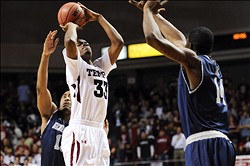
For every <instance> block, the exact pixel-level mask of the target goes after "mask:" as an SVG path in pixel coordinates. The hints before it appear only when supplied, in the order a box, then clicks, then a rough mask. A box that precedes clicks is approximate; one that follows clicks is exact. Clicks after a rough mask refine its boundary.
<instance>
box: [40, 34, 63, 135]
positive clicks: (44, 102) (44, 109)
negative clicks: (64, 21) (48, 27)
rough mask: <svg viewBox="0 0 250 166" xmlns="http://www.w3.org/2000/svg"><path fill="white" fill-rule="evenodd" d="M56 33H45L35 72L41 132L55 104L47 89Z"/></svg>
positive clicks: (54, 108) (56, 41)
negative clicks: (50, 59)
mask: <svg viewBox="0 0 250 166" xmlns="http://www.w3.org/2000/svg"><path fill="white" fill-rule="evenodd" d="M56 34H57V31H56V30H55V31H50V32H49V34H48V35H47V37H46V39H45V42H44V47H43V53H42V56H41V61H40V64H39V68H38V72H37V83H36V92H37V107H38V110H39V112H40V115H41V118H42V126H41V133H42V132H43V130H44V128H45V126H46V124H47V122H48V120H49V118H50V116H51V115H52V113H53V112H54V111H55V110H56V105H55V104H54V103H53V102H52V97H51V94H50V91H49V90H48V89H47V85H48V66H49V58H50V56H51V54H52V53H53V52H54V51H55V49H56V46H57V44H58V42H59V39H58V38H57V39H56V40H54V38H55V35H56Z"/></svg>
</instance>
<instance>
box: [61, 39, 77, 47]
mask: <svg viewBox="0 0 250 166" xmlns="http://www.w3.org/2000/svg"><path fill="white" fill-rule="evenodd" d="M76 44H77V42H76V41H75V40H73V39H72V38H65V39H64V47H65V48H69V47H72V46H75V45H76Z"/></svg>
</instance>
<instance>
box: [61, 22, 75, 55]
mask: <svg viewBox="0 0 250 166" xmlns="http://www.w3.org/2000/svg"><path fill="white" fill-rule="evenodd" d="M78 28H79V26H78V25H77V24H74V23H72V22H69V23H67V24H66V25H65V27H63V30H65V31H66V32H65V35H64V46H65V48H66V51H67V56H68V57H69V58H71V59H77V37H78V36H77V29H78Z"/></svg>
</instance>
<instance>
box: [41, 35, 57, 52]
mask: <svg viewBox="0 0 250 166" xmlns="http://www.w3.org/2000/svg"><path fill="white" fill-rule="evenodd" d="M56 34H57V30H54V31H49V34H48V35H47V37H46V39H45V42H44V44H43V54H44V55H51V54H52V53H53V52H54V51H55V50H56V46H57V44H58V42H59V38H56V39H55V36H56Z"/></svg>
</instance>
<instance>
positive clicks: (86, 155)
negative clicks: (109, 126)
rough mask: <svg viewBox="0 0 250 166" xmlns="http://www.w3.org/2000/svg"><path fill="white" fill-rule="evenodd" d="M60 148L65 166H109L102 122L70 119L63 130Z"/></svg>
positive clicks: (105, 135)
mask: <svg viewBox="0 0 250 166" xmlns="http://www.w3.org/2000/svg"><path fill="white" fill-rule="evenodd" d="M61 149H62V152H63V157H64V161H65V164H66V166H72V165H75V166H80V165H84V166H86V165H92V166H94V165H96V166H100V165H102V166H109V162H110V161H109V156H110V149H109V144H108V138H107V134H106V132H105V131H104V129H103V124H102V123H97V122H92V121H85V120H82V121H77V122H76V121H73V122H72V121H70V123H69V126H68V127H66V128H65V129H64V131H63V135H62V142H61Z"/></svg>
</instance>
